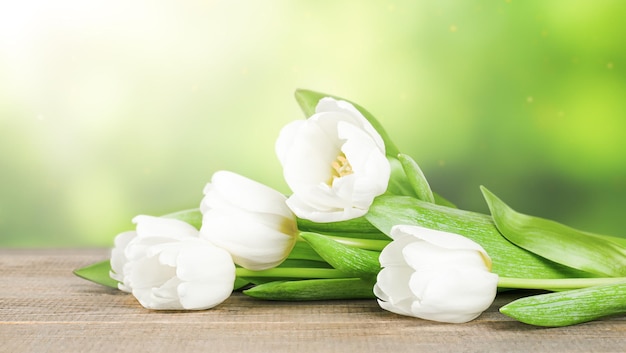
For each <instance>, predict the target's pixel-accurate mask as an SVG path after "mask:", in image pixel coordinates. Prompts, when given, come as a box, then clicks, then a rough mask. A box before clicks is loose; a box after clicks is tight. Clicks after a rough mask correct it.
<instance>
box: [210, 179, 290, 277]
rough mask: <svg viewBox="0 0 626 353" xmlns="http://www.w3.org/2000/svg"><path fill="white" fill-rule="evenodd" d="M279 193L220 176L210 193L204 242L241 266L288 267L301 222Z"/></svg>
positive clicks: (251, 181)
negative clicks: (287, 261) (297, 221)
mask: <svg viewBox="0 0 626 353" xmlns="http://www.w3.org/2000/svg"><path fill="white" fill-rule="evenodd" d="M286 199H287V198H286V197H285V196H284V195H282V194H281V193H279V192H278V191H276V190H274V189H272V188H270V187H268V186H265V185H263V184H260V183H258V182H256V181H253V180H250V179H248V178H245V177H243V176H241V175H238V174H235V173H232V172H227V171H219V172H216V173H215V174H213V177H212V178H211V182H210V183H209V184H207V185H206V187H205V189H204V198H203V199H202V202H201V204H200V211H201V212H202V226H201V228H200V236H201V237H202V238H204V239H207V240H209V241H210V242H211V243H213V244H215V245H216V246H219V247H220V248H223V249H225V250H227V251H228V252H229V253H230V254H231V255H232V257H233V260H234V261H235V263H236V264H237V265H239V266H241V267H244V268H246V269H249V270H255V271H260V270H265V269H269V268H272V267H275V266H277V265H279V264H280V263H282V262H283V261H284V260H285V259H286V258H287V256H289V253H290V252H291V249H293V247H294V246H295V243H296V241H297V237H298V227H297V224H296V217H295V215H294V214H293V213H292V212H291V210H290V209H289V207H287V204H286V203H285V201H286Z"/></svg>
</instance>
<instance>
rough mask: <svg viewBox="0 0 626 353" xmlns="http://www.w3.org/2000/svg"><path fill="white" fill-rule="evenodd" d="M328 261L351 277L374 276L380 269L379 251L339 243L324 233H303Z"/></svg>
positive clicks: (303, 236) (302, 235)
mask: <svg viewBox="0 0 626 353" xmlns="http://www.w3.org/2000/svg"><path fill="white" fill-rule="evenodd" d="M300 236H301V237H302V238H304V239H305V240H306V241H307V242H308V243H309V244H311V247H312V248H313V249H315V251H316V252H317V253H318V254H319V255H320V256H321V257H322V258H324V260H326V262H328V263H329V264H330V265H331V266H333V267H334V268H336V269H337V270H339V271H341V272H343V273H345V274H346V275H347V276H349V277H360V278H373V277H376V275H378V272H379V271H380V263H379V261H378V256H379V255H380V253H379V252H377V251H369V250H362V249H358V248H354V247H351V246H347V245H343V244H341V243H338V242H336V241H334V240H332V239H330V238H328V237H326V236H324V235H321V234H316V233H301V234H300Z"/></svg>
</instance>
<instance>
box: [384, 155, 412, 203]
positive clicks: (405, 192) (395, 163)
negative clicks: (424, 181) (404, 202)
mask: <svg viewBox="0 0 626 353" xmlns="http://www.w3.org/2000/svg"><path fill="white" fill-rule="evenodd" d="M387 160H388V161H389V167H390V168H391V174H390V175H389V183H388V184H387V190H386V192H385V193H386V194H387V195H397V196H411V197H416V198H418V196H417V194H416V193H415V190H413V187H412V186H411V183H410V182H409V178H408V177H407V175H406V172H405V171H404V168H403V167H402V163H400V160H399V159H397V158H395V157H392V156H387Z"/></svg>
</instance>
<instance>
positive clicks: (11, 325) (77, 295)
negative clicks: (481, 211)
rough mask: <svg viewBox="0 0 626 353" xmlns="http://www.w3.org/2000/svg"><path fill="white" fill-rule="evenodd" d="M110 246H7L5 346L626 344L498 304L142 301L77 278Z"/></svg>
mask: <svg viewBox="0 0 626 353" xmlns="http://www.w3.org/2000/svg"><path fill="white" fill-rule="evenodd" d="M107 257H108V250H106V249H80V250H79V249H73V250H71V249H65V250H15V249H4V250H2V249H0V278H1V281H2V285H1V286H0V352H64V353H67V352H107V353H113V352H115V353H118V352H133V353H134V352H144V351H145V352H153V353H159V352H167V353H175V352H244V351H246V352H298V353H300V352H341V353H350V352H359V353H361V352H394V353H401V352H421V351H423V352H487V351H489V352H625V351H626V317H613V318H610V319H606V320H602V321H595V322H590V323H586V324H582V325H577V326H571V327H566V328H550V329H546V328H536V327H532V326H528V325H525V324H522V323H519V322H516V321H513V320H511V319H509V318H507V317H506V316H504V315H501V314H500V313H499V312H498V310H497V309H498V307H500V306H501V305H503V304H504V303H507V302H509V301H510V300H512V299H514V298H515V297H516V296H519V295H520V294H519V293H518V294H507V295H500V296H499V297H498V298H497V299H496V302H495V303H494V305H493V306H492V307H491V308H490V309H489V310H488V311H487V312H485V313H483V315H482V316H480V317H479V318H478V319H477V320H474V321H472V322H470V323H467V324H442V323H436V322H429V321H423V320H419V319H414V318H408V317H402V316H398V315H395V314H392V313H389V312H386V311H383V310H382V309H380V308H379V307H378V305H377V304H376V302H375V301H373V300H355V301H325V302H268V301H260V300H256V299H252V298H249V297H246V296H244V295H241V294H238V293H236V294H234V295H233V296H232V297H231V298H230V299H228V300H227V301H226V302H224V303H223V304H221V305H219V306H218V307H216V308H213V309H210V310H206V311H200V312H158V311H150V310H146V309H144V308H142V307H141V306H140V305H139V304H138V303H137V302H136V301H135V299H134V298H133V297H132V296H131V295H128V294H125V293H123V292H120V291H117V290H113V289H109V288H105V287H102V286H99V285H96V284H92V283H90V282H87V281H85V280H83V279H80V278H78V277H75V276H74V275H73V274H72V270H74V269H76V268H78V267H82V266H85V265H89V264H91V263H93V262H96V261H100V260H104V259H106V258H107Z"/></svg>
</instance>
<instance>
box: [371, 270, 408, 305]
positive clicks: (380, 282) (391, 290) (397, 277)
mask: <svg viewBox="0 0 626 353" xmlns="http://www.w3.org/2000/svg"><path fill="white" fill-rule="evenodd" d="M412 273H413V271H411V269H408V268H406V267H395V266H394V267H385V268H383V269H382V270H381V271H380V272H379V273H378V276H377V277H376V286H377V287H378V291H379V292H382V293H384V294H385V296H384V297H383V296H378V298H380V299H384V300H385V301H388V302H390V303H391V304H394V305H395V304H396V303H400V302H404V301H406V300H407V299H409V300H410V301H412V300H413V299H414V298H415V296H414V295H413V292H411V289H410V288H409V280H410V279H411V275H412Z"/></svg>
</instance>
